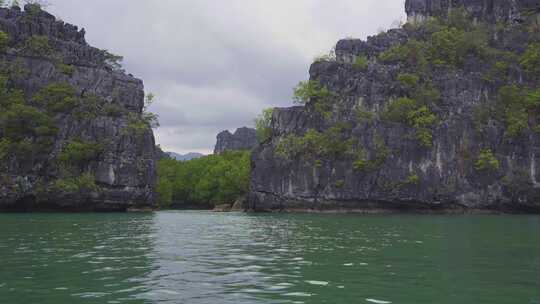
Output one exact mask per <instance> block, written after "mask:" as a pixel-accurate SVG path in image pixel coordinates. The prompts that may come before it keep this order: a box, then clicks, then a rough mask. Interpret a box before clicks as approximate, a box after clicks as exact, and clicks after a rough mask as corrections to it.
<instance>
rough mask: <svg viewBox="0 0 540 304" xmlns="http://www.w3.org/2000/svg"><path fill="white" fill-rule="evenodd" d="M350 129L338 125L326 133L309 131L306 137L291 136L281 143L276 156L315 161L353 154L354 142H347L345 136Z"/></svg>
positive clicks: (284, 138)
mask: <svg viewBox="0 0 540 304" xmlns="http://www.w3.org/2000/svg"><path fill="white" fill-rule="evenodd" d="M348 127H349V126H346V125H336V126H334V127H332V128H330V129H328V130H326V131H325V132H324V133H323V132H319V131H317V130H314V129H309V130H308V131H307V132H306V133H305V134H304V136H297V135H295V134H289V135H287V136H285V137H283V138H282V139H281V140H280V141H279V143H278V145H277V147H276V154H277V155H278V156H279V157H281V158H284V159H292V158H295V157H298V156H303V157H305V158H308V159H314V160H316V159H320V158H333V159H334V158H339V157H342V156H344V155H346V154H349V153H352V141H351V140H346V139H345V138H344V135H343V132H344V131H345V130H346V129H347V128H348Z"/></svg>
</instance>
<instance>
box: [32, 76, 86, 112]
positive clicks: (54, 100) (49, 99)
mask: <svg viewBox="0 0 540 304" xmlns="http://www.w3.org/2000/svg"><path fill="white" fill-rule="evenodd" d="M33 100H34V102H37V103H38V104H41V105H44V106H45V108H46V109H47V111H49V112H53V113H64V112H69V111H71V110H73V109H74V108H75V107H76V106H77V98H76V92H75V89H74V88H73V87H72V86H71V85H70V84H68V83H53V84H50V85H47V86H45V87H43V88H42V89H41V90H39V91H38V92H37V93H36V95H34V98H33Z"/></svg>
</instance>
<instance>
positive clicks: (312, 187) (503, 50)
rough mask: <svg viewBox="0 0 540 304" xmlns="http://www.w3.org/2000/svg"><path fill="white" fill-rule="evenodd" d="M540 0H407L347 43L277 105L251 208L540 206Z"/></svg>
mask: <svg viewBox="0 0 540 304" xmlns="http://www.w3.org/2000/svg"><path fill="white" fill-rule="evenodd" d="M450 3H452V5H450ZM539 4H540V2H539V1H538V0H536V1H526V0H523V1H519V0H517V1H506V0H504V1H502V0H501V1H497V0H495V1H483V0H478V1H476V0H469V1H466V0H463V1H445V0H408V1H406V9H407V13H408V14H409V17H410V21H413V22H409V23H408V24H406V25H405V26H403V28H399V29H393V30H390V31H388V32H386V33H381V34H379V35H377V36H373V37H369V38H368V39H367V41H361V40H355V39H346V40H342V41H339V42H338V43H337V46H336V52H335V53H336V58H331V57H329V58H322V59H320V60H318V61H317V62H315V63H314V64H313V65H312V66H311V69H310V76H311V77H310V81H309V82H306V83H303V84H302V85H301V86H300V87H299V89H298V90H297V94H298V96H297V99H298V100H299V101H300V102H305V106H297V107H292V108H278V109H275V110H274V113H273V117H272V136H271V138H270V139H269V140H268V141H266V142H265V143H263V144H262V145H260V146H259V147H258V148H256V149H255V151H254V153H253V156H252V177H251V192H250V196H249V206H250V208H251V209H253V210H259V211H263V210H266V211H268V210H329V209H331V210H335V209H343V210H357V211H375V210H377V211H379V210H381V209H382V210H416V211H426V212H431V211H448V210H459V211H463V210H471V209H483V210H496V211H524V212H540V170H539V169H538V167H539V166H540V135H539V132H540V127H539V122H540V116H539V115H538V113H540V111H539V110H540V90H539V78H540V44H539V41H540V35H539V32H540V31H539V29H540V26H539V23H538V7H539ZM427 16H431V17H433V18H426V17H427Z"/></svg>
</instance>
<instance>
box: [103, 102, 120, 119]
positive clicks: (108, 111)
mask: <svg viewBox="0 0 540 304" xmlns="http://www.w3.org/2000/svg"><path fill="white" fill-rule="evenodd" d="M103 113H105V115H107V116H110V117H120V116H122V113H124V109H123V108H122V106H120V105H118V104H116V103H107V104H105V105H104V106H103Z"/></svg>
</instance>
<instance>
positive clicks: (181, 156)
mask: <svg viewBox="0 0 540 304" xmlns="http://www.w3.org/2000/svg"><path fill="white" fill-rule="evenodd" d="M166 153H167V155H169V156H170V157H171V158H174V159H176V160H180V161H186V160H192V159H196V158H201V157H203V156H204V154H202V153H197V152H190V153H187V154H179V153H176V152H166Z"/></svg>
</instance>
